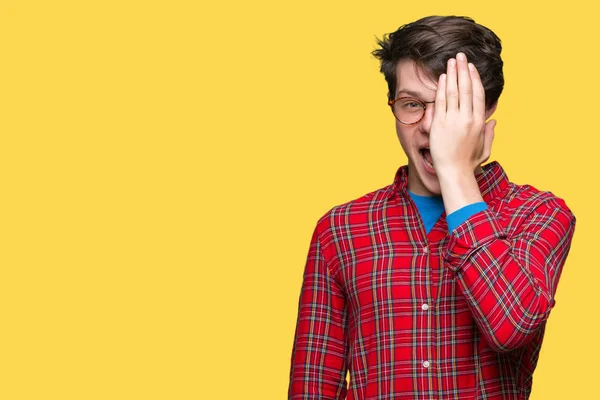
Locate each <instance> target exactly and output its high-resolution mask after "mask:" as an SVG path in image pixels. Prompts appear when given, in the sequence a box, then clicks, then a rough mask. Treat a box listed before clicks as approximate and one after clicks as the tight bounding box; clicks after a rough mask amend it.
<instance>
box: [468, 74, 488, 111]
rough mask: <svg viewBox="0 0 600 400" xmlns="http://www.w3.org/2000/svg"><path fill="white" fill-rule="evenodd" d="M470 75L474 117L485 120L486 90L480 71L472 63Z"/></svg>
mask: <svg viewBox="0 0 600 400" xmlns="http://www.w3.org/2000/svg"><path fill="white" fill-rule="evenodd" d="M469 73H470V74H471V85H472V88H473V115H474V117H475V118H476V119H480V120H481V119H483V120H485V89H484V88H483V83H481V77H480V76H479V71H477V68H475V66H474V65H473V64H471V63H469Z"/></svg>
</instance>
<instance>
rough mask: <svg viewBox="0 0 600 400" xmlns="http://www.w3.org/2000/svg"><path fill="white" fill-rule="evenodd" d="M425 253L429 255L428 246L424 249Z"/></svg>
mask: <svg viewBox="0 0 600 400" xmlns="http://www.w3.org/2000/svg"><path fill="white" fill-rule="evenodd" d="M423 253H425V254H427V253H429V247H427V246H425V247H423Z"/></svg>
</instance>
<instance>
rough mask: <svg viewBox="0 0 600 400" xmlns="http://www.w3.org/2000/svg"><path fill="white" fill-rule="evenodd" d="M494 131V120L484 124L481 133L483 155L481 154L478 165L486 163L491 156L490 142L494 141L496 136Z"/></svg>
mask: <svg viewBox="0 0 600 400" xmlns="http://www.w3.org/2000/svg"><path fill="white" fill-rule="evenodd" d="M494 129H496V120H495V119H492V120H490V121H488V122H486V124H485V128H484V132H483V138H484V139H483V140H484V141H483V153H482V154H481V161H480V162H479V164H480V165H481V164H483V163H484V162H486V161H487V160H488V159H489V158H490V155H491V154H492V142H493V141H494V136H495V135H496V133H495V132H494Z"/></svg>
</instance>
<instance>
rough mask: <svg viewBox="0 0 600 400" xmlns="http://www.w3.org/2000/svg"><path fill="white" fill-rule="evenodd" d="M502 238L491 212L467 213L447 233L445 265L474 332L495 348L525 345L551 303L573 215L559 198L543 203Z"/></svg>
mask: <svg viewBox="0 0 600 400" xmlns="http://www.w3.org/2000/svg"><path fill="white" fill-rule="evenodd" d="M514 218H517V219H519V218H523V219H524V221H523V223H522V225H521V226H522V229H519V231H518V232H517V233H516V235H515V236H514V237H507V235H506V233H505V232H504V231H503V228H502V226H501V225H500V224H499V222H498V216H497V215H496V214H495V213H494V212H493V211H492V210H484V211H482V212H479V213H477V214H474V215H472V216H471V217H470V218H468V219H467V220H466V221H465V222H463V223H462V224H461V225H460V226H458V227H457V228H456V229H455V230H454V232H453V233H452V236H451V239H450V242H449V247H448V252H447V254H446V257H445V258H446V261H447V264H446V265H447V267H449V268H450V269H452V270H453V271H455V273H456V281H457V283H458V286H459V287H460V289H461V290H462V293H463V294H464V296H465V299H466V300H467V303H468V304H469V308H470V309H471V312H472V313H473V316H474V319H475V321H476V323H477V326H478V327H479V330H480V331H481V333H482V334H483V336H484V337H485V339H486V341H487V342H488V343H489V345H490V346H491V347H492V348H494V349H495V350H496V351H510V350H514V349H516V348H519V347H521V346H523V345H525V344H526V343H527V342H528V341H529V340H530V339H531V338H532V337H533V335H534V334H535V332H536V331H537V330H538V328H540V326H541V325H542V324H543V323H544V322H545V321H546V319H547V318H548V315H549V313H550V310H551V308H552V307H553V306H554V303H555V301H554V295H555V293H556V286H557V284H558V280H559V277H560V274H561V271H562V267H563V265H564V263H565V260H566V257H567V255H568V253H569V249H570V246H571V240H572V237H573V232H574V229H575V217H574V216H573V214H572V213H571V211H570V210H569V209H568V208H567V206H566V205H565V203H564V202H563V201H562V200H560V199H556V198H553V199H550V200H546V201H545V202H543V203H542V204H541V205H539V206H538V207H537V208H536V209H535V210H530V213H529V215H515V216H514Z"/></svg>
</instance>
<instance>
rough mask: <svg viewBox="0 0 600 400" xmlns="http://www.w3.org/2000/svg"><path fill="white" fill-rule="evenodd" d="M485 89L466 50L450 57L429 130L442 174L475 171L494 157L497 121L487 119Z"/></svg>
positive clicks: (437, 93)
mask: <svg viewBox="0 0 600 400" xmlns="http://www.w3.org/2000/svg"><path fill="white" fill-rule="evenodd" d="M485 114H486V107H485V91H484V88H483V84H482V83H481V78H480V77H479V72H477V69H476V68H475V66H474V65H473V64H470V63H469V64H467V58H466V56H465V55H464V54H463V53H458V54H457V55H456V59H454V58H451V59H450V60H448V69H447V73H446V74H442V75H441V76H440V79H439V82H438V87H437V92H436V98H435V112H434V115H433V121H432V124H431V131H430V133H429V141H430V151H431V157H432V159H433V165H434V167H435V170H436V173H437V174H438V176H439V175H440V174H443V173H444V172H445V171H452V173H455V174H456V173H459V174H463V173H466V172H467V171H470V172H471V173H473V172H474V171H475V169H476V168H477V167H478V166H480V165H481V164H482V163H484V162H485V161H487V159H488V158H489V157H490V153H491V148H492V141H493V140H494V126H495V125H496V121H494V120H491V121H489V122H488V123H486V122H485V116H486V115H485Z"/></svg>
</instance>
